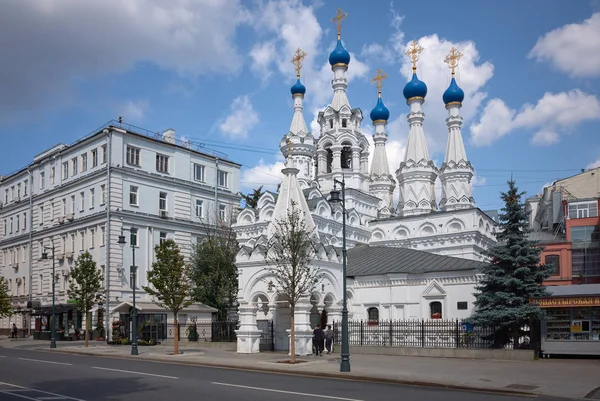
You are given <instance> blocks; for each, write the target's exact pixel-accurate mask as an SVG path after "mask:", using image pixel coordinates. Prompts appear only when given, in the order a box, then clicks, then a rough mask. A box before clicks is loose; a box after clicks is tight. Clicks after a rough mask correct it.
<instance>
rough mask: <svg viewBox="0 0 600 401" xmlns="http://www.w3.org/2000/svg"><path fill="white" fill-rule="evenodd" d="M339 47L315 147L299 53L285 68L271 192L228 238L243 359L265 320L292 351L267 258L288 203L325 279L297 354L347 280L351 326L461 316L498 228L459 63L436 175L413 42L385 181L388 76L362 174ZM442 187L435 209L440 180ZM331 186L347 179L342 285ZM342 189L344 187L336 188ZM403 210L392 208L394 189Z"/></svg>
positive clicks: (302, 307)
mask: <svg viewBox="0 0 600 401" xmlns="http://www.w3.org/2000/svg"><path fill="white" fill-rule="evenodd" d="M339 22H340V18H339V14H338V40H337V45H336V47H335V49H334V50H333V51H332V52H331V54H330V55H329V63H330V64H331V69H332V72H333V78H332V89H333V99H332V101H331V104H330V105H329V106H327V107H326V108H325V109H324V110H323V111H321V112H320V113H319V116H318V123H319V126H320V132H319V136H318V138H315V136H314V135H313V134H312V133H311V132H309V130H308V127H307V125H306V122H305V120H304V116H303V107H302V102H303V99H304V95H305V93H306V87H305V86H304V85H303V84H302V83H301V82H300V69H301V63H302V59H303V57H304V56H305V53H303V52H302V51H301V50H300V49H298V51H297V52H296V55H295V57H294V59H293V60H292V61H293V62H294V64H295V65H296V72H297V77H298V79H297V82H296V83H295V84H294V85H293V86H292V87H291V94H292V98H293V100H294V113H293V117H292V123H291V126H290V129H289V132H288V133H287V134H286V135H284V137H283V138H282V140H281V142H280V149H281V152H282V153H283V156H284V157H285V166H286V167H285V168H284V169H283V170H282V173H283V174H284V178H283V181H282V182H281V184H280V187H279V191H278V193H272V192H265V193H264V194H263V195H262V197H261V198H260V199H259V201H258V204H257V207H256V208H251V207H246V208H245V209H244V210H242V211H241V212H240V214H239V215H238V216H237V222H236V223H235V224H234V229H235V230H236V232H237V235H238V241H239V242H240V245H241V249H240V251H239V253H238V255H237V259H236V265H237V266H238V271H239V293H238V302H239V307H238V315H239V319H240V328H239V330H238V331H237V337H238V352H240V353H253V352H259V339H260V337H261V333H262V332H263V328H264V325H265V323H266V322H268V321H272V322H273V342H274V346H275V349H276V350H288V349H289V329H290V308H289V304H288V303H287V301H286V299H285V297H284V296H282V295H281V294H279V293H278V291H277V286H276V283H275V282H274V280H272V279H271V277H270V275H269V271H268V269H266V261H265V260H266V252H267V247H266V245H267V244H268V241H269V238H270V235H271V234H272V232H273V231H272V230H273V225H274V222H275V221H276V220H278V219H282V218H285V216H286V214H287V211H288V209H289V208H290V206H291V204H292V203H295V204H296V205H298V207H299V208H300V209H301V211H302V214H303V216H304V219H305V223H306V225H307V227H309V228H313V227H314V229H315V232H316V233H317V234H318V241H319V244H320V245H319V249H318V252H317V258H316V260H315V261H314V262H313V265H314V266H315V268H319V269H320V272H321V273H322V275H323V279H322V281H321V282H320V283H319V285H318V286H317V288H316V289H315V290H314V292H313V293H312V294H307V295H306V297H305V298H304V299H302V300H301V302H299V303H298V304H297V305H296V309H295V329H296V351H297V353H298V354H299V355H303V354H304V355H306V354H310V353H311V338H312V330H313V329H314V327H315V326H316V325H317V324H330V323H332V322H334V321H340V320H341V310H342V302H343V301H342V299H343V296H342V295H343V281H342V280H347V281H346V283H347V299H348V303H347V307H348V310H349V318H350V319H361V320H368V321H369V322H377V321H379V319H382V320H390V319H394V320H396V319H447V318H450V319H456V318H465V317H468V316H469V315H470V314H471V312H472V310H473V301H474V295H473V292H474V287H475V284H476V283H477V281H478V280H479V279H480V275H479V270H478V269H479V268H480V267H481V266H482V265H483V264H484V263H485V261H484V257H483V255H482V252H483V251H484V250H485V249H487V248H489V247H490V246H491V245H493V244H495V237H494V235H493V233H494V230H495V227H496V223H495V221H494V220H493V218H492V217H490V216H489V215H488V214H486V213H484V212H483V211H482V210H480V209H479V208H477V207H475V204H474V199H473V196H472V186H471V179H472V178H473V174H474V169H473V166H472V165H471V163H470V162H469V160H468V158H467V155H466V152H465V147H464V144H463V140H462V136H461V124H462V118H461V116H460V108H461V105H462V101H463V99H464V92H463V91H462V89H460V87H459V86H458V84H457V82H456V80H455V79H454V70H455V68H456V66H457V63H458V60H459V58H460V56H461V54H460V53H459V52H458V51H457V50H456V49H454V48H453V49H452V51H451V52H450V54H449V55H448V57H447V58H446V60H445V62H447V63H448V64H449V66H450V67H451V71H452V79H451V83H450V86H449V87H448V89H447V90H446V92H445V93H444V95H443V100H444V103H445V105H446V109H447V110H448V117H447V119H446V123H447V126H448V142H447V146H446V154H445V158H444V162H443V164H442V165H441V166H440V167H439V168H438V167H437V166H435V164H434V162H433V161H432V160H431V158H430V156H429V152H428V150H427V143H426V140H425V131H426V127H427V123H426V119H425V115H424V113H423V111H422V105H423V103H424V102H425V97H426V95H427V86H426V84H425V83H424V82H422V81H421V80H419V78H418V77H417V60H418V57H419V54H420V52H421V51H423V50H424V49H423V48H422V47H421V46H419V45H418V43H417V42H413V43H412V44H411V46H410V47H409V49H408V51H407V53H406V54H407V56H408V57H409V58H410V59H411V61H412V63H413V76H412V79H411V80H410V81H409V82H408V83H407V84H406V86H405V87H404V91H403V95H404V97H405V98H406V103H407V105H408V107H409V112H408V116H407V118H408V122H409V126H410V129H409V132H408V139H407V147H406V154H405V156H404V160H403V161H402V162H401V163H400V165H399V166H398V169H397V170H396V171H395V177H394V175H392V174H391V173H390V170H389V166H388V158H387V154H386V141H387V133H386V125H387V121H388V119H389V116H390V112H389V110H388V109H387V108H386V107H385V105H384V103H383V100H382V98H381V87H382V85H381V83H382V79H384V78H385V76H384V75H382V74H381V71H380V70H379V71H378V74H377V75H376V77H375V78H374V81H376V82H377V88H378V100H377V104H376V106H375V108H374V109H373V110H372V111H371V113H370V118H371V120H372V123H373V125H374V127H375V133H374V134H373V142H374V149H373V150H372V151H373V157H372V163H371V165H370V166H369V152H370V151H371V149H369V142H368V141H367V139H366V138H365V135H364V134H363V133H362V129H361V124H362V120H363V114H362V111H361V110H360V109H359V108H352V106H351V105H350V101H349V99H348V97H347V93H346V89H347V86H348V80H347V77H346V74H347V71H348V68H349V65H350V61H351V60H350V54H349V53H348V51H347V50H346V49H345V48H344V46H343V44H342V41H341V35H340V31H341V26H340V23H339ZM438 178H439V179H440V180H441V183H442V195H441V199H439V201H438V200H436V196H435V191H434V185H435V181H436V179H438ZM334 180H338V181H342V180H343V181H344V182H345V188H346V189H345V205H346V212H347V215H346V239H347V247H348V249H349V250H348V257H347V263H348V269H347V277H343V275H342V252H341V250H342V208H341V205H339V204H331V203H330V202H329V201H328V199H329V198H330V192H331V191H332V190H333V189H334ZM338 189H339V188H338ZM395 190H398V191H399V202H398V204H397V205H394V201H393V199H394V196H393V195H394V191H395Z"/></svg>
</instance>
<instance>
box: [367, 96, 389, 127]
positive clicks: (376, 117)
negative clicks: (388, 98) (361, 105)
mask: <svg viewBox="0 0 600 401" xmlns="http://www.w3.org/2000/svg"><path fill="white" fill-rule="evenodd" d="M389 118H390V111H389V110H388V108H387V107H385V106H384V104H383V100H381V98H378V99H377V104H376V105H375V107H374V108H373V110H371V121H373V122H375V121H381V120H383V121H387V120H388V119H389Z"/></svg>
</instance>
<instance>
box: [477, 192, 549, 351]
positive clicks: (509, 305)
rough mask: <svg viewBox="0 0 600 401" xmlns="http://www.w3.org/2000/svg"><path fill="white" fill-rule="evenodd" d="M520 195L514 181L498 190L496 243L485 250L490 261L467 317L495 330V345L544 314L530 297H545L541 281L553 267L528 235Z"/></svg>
mask: <svg viewBox="0 0 600 401" xmlns="http://www.w3.org/2000/svg"><path fill="white" fill-rule="evenodd" d="M523 195H524V192H519V190H518V188H517V186H516V184H515V182H514V181H513V180H510V181H508V191H507V192H502V193H501V198H502V200H503V201H504V207H503V208H502V213H501V214H500V227H499V228H500V230H499V232H497V233H496V239H497V240H498V244H497V245H495V246H493V247H491V248H490V249H488V250H487V251H486V252H485V254H486V256H488V257H489V258H490V263H489V265H487V266H485V267H484V268H483V271H482V273H483V279H482V280H481V282H480V283H479V284H478V285H477V287H476V293H475V294H474V295H475V312H474V314H473V316H472V317H471V318H470V319H469V320H470V321H471V322H472V323H474V324H477V325H482V326H492V327H495V328H496V329H497V330H496V332H495V335H494V346H495V347H497V348H502V347H504V346H505V345H506V344H508V343H510V341H511V339H512V340H514V341H517V339H518V337H519V334H520V332H521V327H523V325H525V324H527V323H529V322H530V321H531V320H539V319H541V318H542V317H543V316H544V311H543V310H542V309H541V308H539V307H538V306H534V305H530V304H529V299H530V298H535V297H543V296H548V292H547V291H546V288H545V287H544V286H543V285H542V283H543V281H544V280H545V279H546V278H548V277H549V276H550V272H551V270H552V266H545V265H541V264H540V254H541V252H542V248H541V247H540V246H539V245H538V244H537V243H536V242H535V241H532V240H530V239H528V237H527V234H528V232H529V231H530V230H529V228H528V226H529V224H528V215H527V212H526V211H525V206H524V204H523V203H522V201H521V198H522V196H523Z"/></svg>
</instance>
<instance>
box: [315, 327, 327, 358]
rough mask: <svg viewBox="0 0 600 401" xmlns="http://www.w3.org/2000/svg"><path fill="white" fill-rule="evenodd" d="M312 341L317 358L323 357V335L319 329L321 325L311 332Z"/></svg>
mask: <svg viewBox="0 0 600 401" xmlns="http://www.w3.org/2000/svg"><path fill="white" fill-rule="evenodd" d="M313 339H314V341H315V354H316V355H319V356H323V341H324V339H325V338H324V333H323V330H322V329H321V325H319V324H318V325H317V328H316V329H315V330H314V331H313Z"/></svg>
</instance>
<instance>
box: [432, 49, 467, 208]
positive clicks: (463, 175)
mask: <svg viewBox="0 0 600 401" xmlns="http://www.w3.org/2000/svg"><path fill="white" fill-rule="evenodd" d="M461 57H462V53H461V52H459V51H458V50H456V48H454V47H453V48H452V49H451V50H450V53H448V55H447V56H446V58H445V59H444V62H445V63H447V64H448V67H450V69H451V71H452V80H451V81H450V86H448V89H446V91H445V92H444V95H443V97H442V98H443V100H444V104H445V105H446V109H447V110H448V118H447V119H446V125H447V126H448V142H447V144H446V155H445V158H444V164H442V167H441V168H440V180H441V181H442V198H441V199H440V209H441V210H444V211H447V210H457V209H470V208H472V207H474V206H475V205H474V203H475V202H474V200H473V195H472V187H471V179H472V178H473V174H474V171H473V166H471V163H470V162H469V161H468V159H467V152H466V151H465V145H464V143H463V140H462V135H461V125H462V117H461V116H460V114H459V110H460V108H461V106H462V101H463V100H464V98H465V93H464V92H463V90H462V89H461V88H460V87H459V86H458V84H457V83H456V80H455V78H454V72H455V69H456V67H458V61H459V60H460V58H461Z"/></svg>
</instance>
